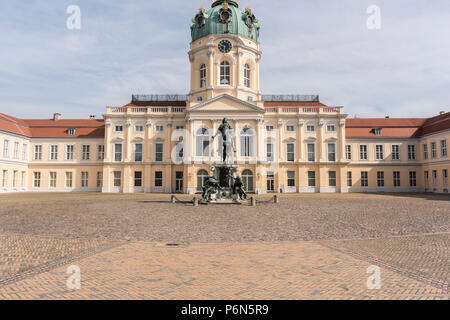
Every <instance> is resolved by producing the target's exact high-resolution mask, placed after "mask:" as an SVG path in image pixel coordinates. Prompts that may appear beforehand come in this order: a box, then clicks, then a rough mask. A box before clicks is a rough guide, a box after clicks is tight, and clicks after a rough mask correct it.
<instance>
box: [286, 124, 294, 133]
mask: <svg viewBox="0 0 450 320" xmlns="http://www.w3.org/2000/svg"><path fill="white" fill-rule="evenodd" d="M290 128H292V130H289V129H290ZM286 132H295V125H294V124H287V125H286Z"/></svg>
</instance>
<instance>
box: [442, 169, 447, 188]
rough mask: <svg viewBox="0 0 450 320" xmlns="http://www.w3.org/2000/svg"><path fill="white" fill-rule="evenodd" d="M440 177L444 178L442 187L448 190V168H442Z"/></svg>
mask: <svg viewBox="0 0 450 320" xmlns="http://www.w3.org/2000/svg"><path fill="white" fill-rule="evenodd" d="M442 179H443V180H444V189H447V190H448V170H447V169H443V170H442Z"/></svg>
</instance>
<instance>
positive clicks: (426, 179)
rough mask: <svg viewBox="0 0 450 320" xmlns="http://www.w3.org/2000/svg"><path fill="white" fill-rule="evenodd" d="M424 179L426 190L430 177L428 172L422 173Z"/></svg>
mask: <svg viewBox="0 0 450 320" xmlns="http://www.w3.org/2000/svg"><path fill="white" fill-rule="evenodd" d="M424 179H425V189H428V188H429V187H430V176H429V173H428V171H425V172H424Z"/></svg>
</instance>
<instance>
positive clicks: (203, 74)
mask: <svg viewBox="0 0 450 320" xmlns="http://www.w3.org/2000/svg"><path fill="white" fill-rule="evenodd" d="M200 88H206V65H205V64H202V65H201V67H200Z"/></svg>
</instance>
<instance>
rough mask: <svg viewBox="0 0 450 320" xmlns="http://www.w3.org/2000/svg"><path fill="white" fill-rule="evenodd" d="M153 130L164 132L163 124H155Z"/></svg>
mask: <svg viewBox="0 0 450 320" xmlns="http://www.w3.org/2000/svg"><path fill="white" fill-rule="evenodd" d="M155 131H156V132H159V133H161V132H164V126H163V125H157V126H155Z"/></svg>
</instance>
